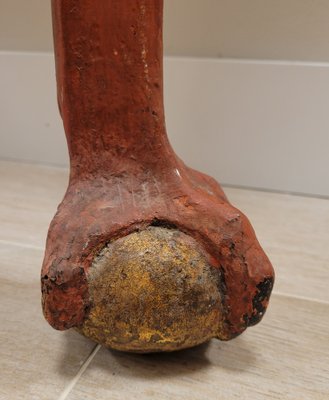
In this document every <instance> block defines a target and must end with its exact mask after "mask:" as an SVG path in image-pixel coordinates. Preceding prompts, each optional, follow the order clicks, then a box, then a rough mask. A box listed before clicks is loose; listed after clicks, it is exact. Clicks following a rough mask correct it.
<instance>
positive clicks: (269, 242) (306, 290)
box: [226, 188, 329, 301]
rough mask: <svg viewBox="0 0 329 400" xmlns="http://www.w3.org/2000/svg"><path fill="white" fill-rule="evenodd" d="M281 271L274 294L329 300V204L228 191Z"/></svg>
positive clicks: (279, 196)
mask: <svg viewBox="0 0 329 400" xmlns="http://www.w3.org/2000/svg"><path fill="white" fill-rule="evenodd" d="M226 193H227V195H228V197H229V198H230V200H231V202H232V203H233V204H234V205H235V206H237V207H238V208H240V209H241V210H242V211H243V212H244V213H245V214H246V215H247V216H248V217H249V219H250V220H251V222H252V224H253V226H254V228H255V231H256V233H257V236H258V238H259V239H260V242H261V243H262V245H263V247H264V249H265V251H266V253H267V254H268V256H269V258H270V259H271V261H272V263H273V265H274V268H275V271H276V283H275V286H274V290H275V291H279V292H285V293H289V294H291V295H296V296H305V297H311V298H315V299H319V300H324V301H329V291H328V289H327V282H328V279H329V229H328V227H329V200H328V199H317V198H310V197H301V196H293V195H289V194H279V193H267V192H260V191H252V190H242V189H234V188H226Z"/></svg>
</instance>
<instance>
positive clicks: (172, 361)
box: [60, 330, 256, 379]
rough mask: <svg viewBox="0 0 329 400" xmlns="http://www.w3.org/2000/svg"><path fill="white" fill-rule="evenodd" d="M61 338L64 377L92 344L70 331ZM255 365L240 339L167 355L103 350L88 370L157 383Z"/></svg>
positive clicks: (252, 357) (245, 368) (241, 369)
mask: <svg viewBox="0 0 329 400" xmlns="http://www.w3.org/2000/svg"><path fill="white" fill-rule="evenodd" d="M63 335H65V346H66V352H65V353H64V354H66V356H65V357H64V358H63V359H62V360H61V362H60V364H61V365H60V370H61V374H66V373H68V369H69V368H71V367H70V364H72V363H71V361H72V358H74V357H76V354H77V353H80V354H81V355H82V354H86V353H87V352H86V347H89V348H90V351H91V350H92V348H93V347H94V344H93V342H91V341H90V340H89V339H86V338H84V337H82V336H80V335H79V334H78V333H77V332H75V331H73V330H70V331H68V332H64V333H63ZM87 355H88V354H86V357H87ZM69 361H70V362H69ZM255 362H256V355H255V354H254V352H253V351H252V349H250V346H248V341H247V340H245V339H244V337H243V336H241V337H238V338H236V339H234V340H232V341H230V342H220V341H218V340H215V339H213V340H211V341H210V342H208V343H204V344H202V345H200V346H197V347H194V348H191V349H186V350H180V351H175V352H170V353H151V354H134V353H124V352H120V351H116V350H109V349H106V348H104V347H102V348H101V349H100V350H99V351H98V353H97V354H96V356H95V357H94V359H93V361H92V362H91V364H90V366H89V368H95V369H96V370H101V371H102V372H101V373H102V374H105V375H107V374H108V375H119V376H123V377H127V378H136V379H137V378H143V379H158V378H161V377H171V376H176V377H177V376H187V375H190V374H194V373H195V372H196V371H201V370H207V368H211V367H214V366H215V367H216V368H219V369H224V370H232V371H233V370H235V371H243V370H247V369H248V368H249V367H250V366H251V365H254V364H255Z"/></svg>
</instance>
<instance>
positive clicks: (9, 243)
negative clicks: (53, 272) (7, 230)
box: [0, 239, 45, 251]
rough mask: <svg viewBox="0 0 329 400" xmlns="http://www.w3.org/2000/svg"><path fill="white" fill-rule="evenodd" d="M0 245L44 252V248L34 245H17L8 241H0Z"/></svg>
mask: <svg viewBox="0 0 329 400" xmlns="http://www.w3.org/2000/svg"><path fill="white" fill-rule="evenodd" d="M0 244H5V245H7V246H14V247H22V248H24V249H33V250H40V251H44V250H45V247H41V246H35V245H34V244H28V243H17V242H11V241H10V240H3V239H0Z"/></svg>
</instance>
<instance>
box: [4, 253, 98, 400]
mask: <svg viewBox="0 0 329 400" xmlns="http://www.w3.org/2000/svg"><path fill="white" fill-rule="evenodd" d="M42 256H43V254H42V252H41V251H40V250H34V249H21V248H18V247H17V246H7V247H6V246H4V245H0V354H1V358H0V364H1V373H0V399H1V400H2V399H3V400H11V399H13V400H19V399H26V400H43V399H44V400H52V399H57V398H58V396H59V394H60V393H61V392H62V390H63V389H64V388H65V386H66V385H67V384H68V383H69V382H70V381H71V379H73V377H74V376H75V375H76V373H77V372H78V370H79V368H80V366H81V365H82V363H83V361H84V360H85V359H86V358H87V357H88V354H89V353H90V352H91V350H92V348H93V347H94V343H92V342H90V341H89V340H87V339H85V338H83V337H82V336H80V335H79V334H77V333H75V332H74V331H70V332H57V331H55V330H54V329H52V328H51V327H50V326H49V325H48V324H47V322H46V321H45V320H44V318H43V315H42V310H41V301H40V283H39V275H40V263H41V260H42Z"/></svg>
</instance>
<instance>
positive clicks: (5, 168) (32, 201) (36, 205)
mask: <svg viewBox="0 0 329 400" xmlns="http://www.w3.org/2000/svg"><path fill="white" fill-rule="evenodd" d="M67 176H68V172H67V170H65V169H60V168H53V167H44V166H39V165H32V164H24V163H14V162H8V161H0V185H1V186H0V187H1V191H0V241H1V240H3V241H9V242H16V243H22V244H24V245H26V244H28V245H33V246H38V247H42V246H44V243H45V240H46V235H47V231H48V226H49V223H50V221H51V219H52V217H53V215H54V214H55V212H56V208H57V205H58V203H59V201H60V200H61V198H62V197H63V195H64V192H65V189H66V182H67Z"/></svg>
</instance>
